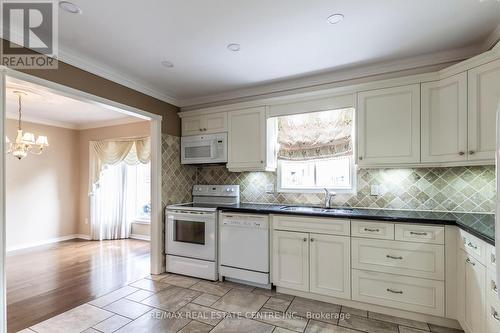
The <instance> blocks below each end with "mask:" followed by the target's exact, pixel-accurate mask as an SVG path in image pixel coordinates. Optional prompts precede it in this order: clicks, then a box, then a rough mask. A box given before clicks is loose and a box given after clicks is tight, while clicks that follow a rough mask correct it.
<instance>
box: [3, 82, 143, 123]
mask: <svg viewBox="0 0 500 333" xmlns="http://www.w3.org/2000/svg"><path fill="white" fill-rule="evenodd" d="M14 91H23V92H25V93H26V94H27V95H26V96H23V97H22V114H23V118H22V119H23V120H24V121H30V122H35V123H41V124H46V125H52V126H58V127H65V128H71V129H87V128H95V127H103V126H112V125H118V124H125V123H131V122H138V121H143V119H139V118H136V117H132V116H129V115H127V114H124V113H120V112H117V111H115V110H109V109H106V108H104V107H102V106H98V105H94V104H91V103H88V102H83V101H79V100H77V99H74V98H70V97H67V96H64V95H62V94H59V93H57V92H55V91H52V90H49V89H48V88H45V87H42V86H40V85H36V84H33V83H29V82H25V81H22V80H18V79H15V78H12V77H7V82H6V108H7V118H9V119H17V118H18V97H17V95H16V94H15V93H14Z"/></svg>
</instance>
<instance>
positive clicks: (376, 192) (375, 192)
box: [370, 185, 380, 196]
mask: <svg viewBox="0 0 500 333" xmlns="http://www.w3.org/2000/svg"><path fill="white" fill-rule="evenodd" d="M370 195H373V196H379V195H380V185H372V186H371V187H370Z"/></svg>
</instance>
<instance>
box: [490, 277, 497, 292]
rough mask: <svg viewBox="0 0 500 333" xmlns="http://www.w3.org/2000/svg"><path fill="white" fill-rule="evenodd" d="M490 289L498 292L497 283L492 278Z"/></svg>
mask: <svg viewBox="0 0 500 333" xmlns="http://www.w3.org/2000/svg"><path fill="white" fill-rule="evenodd" d="M491 290H493V291H494V292H495V293H497V292H498V288H497V284H496V283H495V281H493V280H491Z"/></svg>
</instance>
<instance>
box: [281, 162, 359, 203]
mask: <svg viewBox="0 0 500 333" xmlns="http://www.w3.org/2000/svg"><path fill="white" fill-rule="evenodd" d="M282 163H283V160H280V159H278V166H277V168H276V176H277V188H276V191H277V192H278V193H323V192H324V191H325V190H324V189H325V187H283V186H282V184H281V170H282V166H281V164H282ZM356 170H357V167H356V163H355V161H354V153H353V155H352V157H351V172H350V176H351V188H342V187H326V188H327V189H328V190H331V191H333V192H335V193H339V194H341V193H345V194H353V193H356V188H357V177H356Z"/></svg>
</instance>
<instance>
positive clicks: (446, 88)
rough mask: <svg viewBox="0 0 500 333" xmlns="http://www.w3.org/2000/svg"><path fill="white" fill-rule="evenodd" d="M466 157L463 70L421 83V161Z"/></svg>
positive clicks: (465, 99) (461, 159)
mask: <svg viewBox="0 0 500 333" xmlns="http://www.w3.org/2000/svg"><path fill="white" fill-rule="evenodd" d="M465 160H467V73H461V74H458V75H454V76H452V77H449V78H447V79H444V80H440V81H434V82H427V83H422V162H435V163H440V162H457V161H465Z"/></svg>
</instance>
